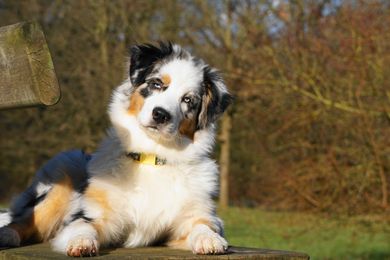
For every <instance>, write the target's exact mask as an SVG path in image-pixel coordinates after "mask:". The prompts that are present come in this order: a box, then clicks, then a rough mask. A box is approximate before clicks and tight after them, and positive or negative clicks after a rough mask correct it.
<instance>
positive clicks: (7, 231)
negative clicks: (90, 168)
mask: <svg viewBox="0 0 390 260" xmlns="http://www.w3.org/2000/svg"><path fill="white" fill-rule="evenodd" d="M86 161H87V159H86V157H85V155H84V153H82V152H79V151H70V152H65V153H61V154H59V155H57V156H56V157H54V158H53V159H51V160H50V161H49V162H48V163H47V164H46V165H45V166H44V167H42V168H41V169H40V170H39V171H38V173H37V175H36V177H35V178H34V180H33V182H32V184H31V185H30V187H29V188H28V189H27V190H25V191H24V192H23V193H21V194H20V195H19V196H18V197H17V198H16V199H15V200H14V201H13V203H12V205H11V208H10V212H9V213H8V214H9V215H8V219H6V217H4V222H5V224H7V225H6V226H3V227H2V228H0V246H1V247H15V246H19V245H20V244H26V243H33V242H40V241H46V240H48V239H50V238H51V237H52V236H53V235H54V233H55V232H56V231H57V230H58V228H59V227H60V226H61V224H62V222H63V220H64V218H66V217H67V216H69V215H70V214H72V209H73V208H74V210H77V208H76V207H71V208H69V207H70V203H71V202H72V201H74V200H77V197H78V194H79V193H78V190H80V189H83V188H84V187H85V183H86V180H87V175H86V166H85V165H86ZM7 222H8V223H7Z"/></svg>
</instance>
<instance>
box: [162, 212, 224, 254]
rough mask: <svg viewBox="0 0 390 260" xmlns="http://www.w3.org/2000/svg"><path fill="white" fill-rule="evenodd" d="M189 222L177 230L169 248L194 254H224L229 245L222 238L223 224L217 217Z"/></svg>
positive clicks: (169, 243)
mask: <svg viewBox="0 0 390 260" xmlns="http://www.w3.org/2000/svg"><path fill="white" fill-rule="evenodd" d="M211 219H212V220H213V221H211V220H207V219H204V218H198V219H196V218H195V219H191V220H187V221H186V222H185V223H183V224H182V225H180V226H178V227H177V228H176V229H175V232H174V235H173V236H172V240H171V241H169V242H168V246H171V247H174V248H180V249H190V250H192V252H193V253H194V254H202V255H205V254H223V253H224V252H226V250H227V247H228V243H227V241H226V240H225V238H223V236H222V222H221V221H220V220H219V219H218V218H217V217H211Z"/></svg>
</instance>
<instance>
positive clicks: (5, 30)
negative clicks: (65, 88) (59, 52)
mask: <svg viewBox="0 0 390 260" xmlns="http://www.w3.org/2000/svg"><path fill="white" fill-rule="evenodd" d="M59 98H60V89H59V86H58V81H57V77H56V74H55V71H54V66H53V62H52V59H51V55H50V52H49V48H48V46H47V44H46V40H45V36H44V34H43V32H42V29H41V27H40V26H39V25H38V24H37V23H35V22H23V23H18V24H14V25H10V26H5V27H1V28H0V108H12V107H20V106H32V105H53V104H55V103H56V102H58V100H59Z"/></svg>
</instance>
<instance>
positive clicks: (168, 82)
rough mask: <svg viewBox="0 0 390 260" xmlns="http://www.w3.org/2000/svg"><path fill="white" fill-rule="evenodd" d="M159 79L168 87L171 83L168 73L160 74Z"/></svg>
mask: <svg viewBox="0 0 390 260" xmlns="http://www.w3.org/2000/svg"><path fill="white" fill-rule="evenodd" d="M161 81H162V83H163V84H164V86H165V87H168V86H169V84H171V77H170V76H169V75H168V74H164V75H162V76H161Z"/></svg>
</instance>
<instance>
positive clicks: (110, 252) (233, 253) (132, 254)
mask: <svg viewBox="0 0 390 260" xmlns="http://www.w3.org/2000/svg"><path fill="white" fill-rule="evenodd" d="M0 259H18V260H19V259H33V260H38V259H69V257H67V256H65V255H62V254H59V253H56V252H53V251H52V250H51V249H50V245H49V244H37V245H32V246H24V247H19V248H11V249H0ZM93 259H289V260H292V259H297V260H298V259H309V256H308V255H306V254H304V253H297V252H289V251H280V250H270V249H254V248H243V247H229V251H228V253H227V254H224V255H208V256H199V255H194V254H192V252H190V251H183V250H174V249H169V248H166V247H145V248H131V249H128V248H117V249H104V250H101V252H100V255H99V256H98V257H94V258H93Z"/></svg>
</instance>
